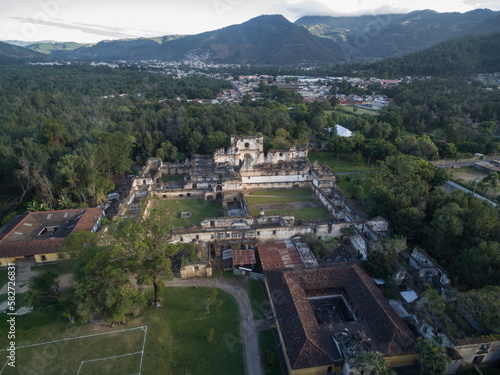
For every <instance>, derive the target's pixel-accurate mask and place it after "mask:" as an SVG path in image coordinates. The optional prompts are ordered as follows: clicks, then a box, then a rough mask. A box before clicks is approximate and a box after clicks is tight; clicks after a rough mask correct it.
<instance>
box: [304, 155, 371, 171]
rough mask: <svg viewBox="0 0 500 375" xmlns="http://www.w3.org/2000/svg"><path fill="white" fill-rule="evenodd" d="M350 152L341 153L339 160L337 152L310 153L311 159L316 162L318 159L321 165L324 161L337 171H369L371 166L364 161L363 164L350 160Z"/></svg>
mask: <svg viewBox="0 0 500 375" xmlns="http://www.w3.org/2000/svg"><path fill="white" fill-rule="evenodd" d="M349 156H350V155H349V154H347V153H346V154H343V153H341V154H339V160H337V154H336V153H332V152H320V153H311V154H309V161H310V162H311V163H314V162H315V161H316V160H317V161H318V163H319V164H320V165H321V164H323V163H324V162H326V164H328V166H330V167H331V168H333V171H334V172H335V173H348V172H361V171H368V170H370V167H369V166H367V165H366V164H365V163H364V162H363V163H362V164H358V163H353V162H352V161H350V160H349Z"/></svg>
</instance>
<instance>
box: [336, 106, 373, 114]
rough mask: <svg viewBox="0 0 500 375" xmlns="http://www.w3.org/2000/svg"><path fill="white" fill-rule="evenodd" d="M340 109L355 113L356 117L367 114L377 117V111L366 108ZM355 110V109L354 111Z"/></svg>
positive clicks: (346, 107)
mask: <svg viewBox="0 0 500 375" xmlns="http://www.w3.org/2000/svg"><path fill="white" fill-rule="evenodd" d="M341 108H342V109H343V110H345V111H348V112H352V113H356V114H358V115H363V114H369V115H373V116H378V111H376V110H374V109H367V108H360V107H354V106H352V105H345V106H344V105H343V106H341ZM354 108H356V109H354Z"/></svg>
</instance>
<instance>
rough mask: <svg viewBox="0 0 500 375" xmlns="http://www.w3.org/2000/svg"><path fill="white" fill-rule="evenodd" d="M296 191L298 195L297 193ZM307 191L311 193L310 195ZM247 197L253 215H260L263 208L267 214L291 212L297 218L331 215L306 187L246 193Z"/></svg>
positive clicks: (315, 217)
mask: <svg viewBox="0 0 500 375" xmlns="http://www.w3.org/2000/svg"><path fill="white" fill-rule="evenodd" d="M296 191H297V194H298V195H295V194H296V193H295V192H296ZM306 192H307V193H309V195H308V196H307V195H306ZM252 193H254V192H252ZM245 199H246V201H247V203H248V207H250V213H251V215H252V216H258V215H259V209H261V208H262V209H263V210H264V211H265V214H266V215H277V214H282V213H291V214H293V215H294V216H295V220H302V219H317V218H327V217H329V214H328V211H327V210H326V209H325V208H324V207H323V206H322V205H321V203H320V202H319V201H318V200H317V199H316V198H315V197H314V196H313V195H312V193H311V192H309V191H307V190H304V189H297V190H295V189H288V190H266V195H259V194H257V195H246V196H245Z"/></svg>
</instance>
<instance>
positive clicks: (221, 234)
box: [171, 223, 349, 243]
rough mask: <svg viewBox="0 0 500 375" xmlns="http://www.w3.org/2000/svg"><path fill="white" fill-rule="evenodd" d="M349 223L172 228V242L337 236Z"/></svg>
mask: <svg viewBox="0 0 500 375" xmlns="http://www.w3.org/2000/svg"><path fill="white" fill-rule="evenodd" d="M347 225H349V224H348V223H332V224H329V223H320V224H314V225H293V226H288V227H285V226H281V225H276V226H266V227H252V228H251V229H247V230H241V229H232V228H227V229H213V230H211V229H206V228H196V227H192V228H189V229H184V230H174V231H173V232H172V239H171V240H172V242H174V243H177V242H183V243H191V242H193V241H194V242H196V241H203V242H207V243H213V242H215V241H219V242H220V241H237V242H242V241H243V240H249V239H250V240H257V241H258V242H262V241H274V240H285V239H288V238H291V237H293V236H296V235H305V234H308V233H313V234H315V235H316V236H318V237H326V236H333V237H335V238H339V237H340V236H341V235H342V233H341V231H340V230H341V228H343V227H345V226H347Z"/></svg>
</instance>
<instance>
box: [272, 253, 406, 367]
mask: <svg viewBox="0 0 500 375" xmlns="http://www.w3.org/2000/svg"><path fill="white" fill-rule="evenodd" d="M265 275H266V280H267V283H268V286H269V290H270V293H271V296H272V300H273V305H274V308H275V312H276V317H277V319H278V322H279V326H280V331H281V334H282V337H283V341H284V346H285V349H286V353H287V355H288V358H289V362H290V366H291V368H292V369H301V368H308V367H317V366H325V365H330V364H333V363H336V362H338V361H339V358H340V357H342V356H344V357H349V356H353V355H355V354H356V353H359V352H360V351H365V350H371V349H373V350H377V351H380V352H381V353H384V355H386V356H389V357H390V356H400V355H405V354H413V353H415V351H414V343H415V338H414V337H413V335H412V333H411V331H410V330H409V329H408V328H407V327H406V326H405V324H404V323H403V321H402V320H401V319H400V318H399V316H398V314H397V313H396V311H395V310H394V309H393V308H392V307H391V305H390V304H389V303H388V302H387V300H386V299H385V298H384V296H383V295H382V293H381V292H380V290H379V289H378V288H377V286H376V285H375V283H374V282H373V280H372V279H371V278H370V277H369V276H368V275H367V274H366V273H365V272H364V271H363V270H362V269H361V267H360V266H359V265H358V264H356V263H340V264H335V265H333V266H331V267H327V268H319V269H315V270H296V271H292V270H268V271H266V272H265ZM332 297H342V298H343V299H344V300H345V302H346V306H347V308H348V309H349V311H350V312H352V316H353V317H354V320H351V321H349V319H332V320H331V321H327V322H326V323H328V324H321V325H320V324H319V322H318V318H317V316H316V315H315V312H314V311H313V308H312V305H311V303H310V300H311V299H316V298H318V299H321V298H323V299H325V301H326V302H328V300H329V299H330V300H331V299H332ZM326 302H325V303H326ZM328 303H329V302H328ZM334 338H335V341H334ZM337 345H338V346H337ZM338 348H340V350H341V354H342V355H341V356H340V357H339V352H338Z"/></svg>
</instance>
